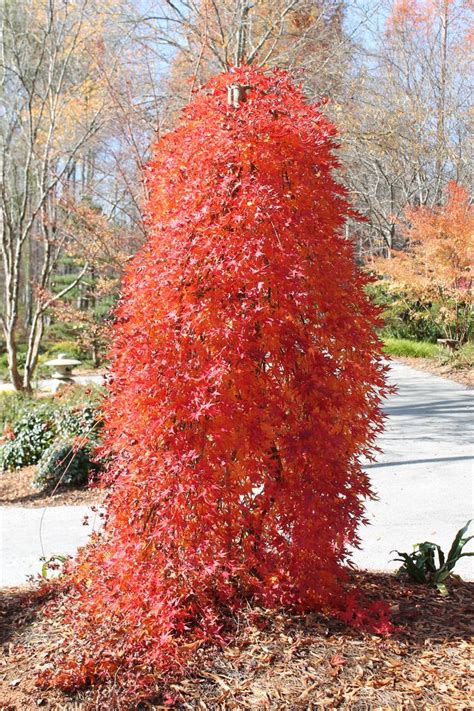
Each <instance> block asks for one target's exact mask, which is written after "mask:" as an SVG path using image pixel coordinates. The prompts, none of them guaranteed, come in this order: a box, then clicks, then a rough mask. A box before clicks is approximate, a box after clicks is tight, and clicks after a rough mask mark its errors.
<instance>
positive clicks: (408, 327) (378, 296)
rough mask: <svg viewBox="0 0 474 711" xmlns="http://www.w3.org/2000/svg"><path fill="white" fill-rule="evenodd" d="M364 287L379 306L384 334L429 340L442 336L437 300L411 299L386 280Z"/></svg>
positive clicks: (443, 334)
mask: <svg viewBox="0 0 474 711" xmlns="http://www.w3.org/2000/svg"><path fill="white" fill-rule="evenodd" d="M366 291H367V294H368V296H369V297H370V298H371V300H372V301H373V302H374V303H375V304H377V306H380V307H382V318H383V321H384V326H383V329H382V335H383V336H386V337H387V338H397V339H407V340H414V341H429V342H432V343H435V342H436V340H437V339H438V338H442V337H444V336H445V333H444V331H443V329H442V328H441V326H440V324H439V310H440V307H439V304H436V303H431V302H429V301H421V300H420V299H414V298H413V296H410V295H409V294H408V293H406V291H404V290H403V289H402V288H401V287H399V286H397V285H396V284H393V283H392V282H390V281H387V280H381V281H378V282H374V283H372V284H369V285H368V286H367V287H366Z"/></svg>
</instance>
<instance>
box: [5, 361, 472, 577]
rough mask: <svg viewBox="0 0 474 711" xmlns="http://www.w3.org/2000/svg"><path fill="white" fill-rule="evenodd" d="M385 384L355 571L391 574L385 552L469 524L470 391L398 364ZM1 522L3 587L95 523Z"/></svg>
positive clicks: (68, 547)
mask: <svg viewBox="0 0 474 711" xmlns="http://www.w3.org/2000/svg"><path fill="white" fill-rule="evenodd" d="M390 377H391V380H392V381H393V382H394V383H395V384H396V385H397V387H398V392H397V394H395V395H393V396H391V397H390V399H389V400H387V402H386V406H385V410H386V413H387V415H388V420H387V426H386V431H385V433H384V434H383V435H382V436H381V438H380V441H379V445H380V447H381V448H382V452H383V453H382V454H381V455H380V456H379V458H378V460H377V462H376V463H374V464H370V465H368V471H369V472H370V475H371V478H372V482H373V487H374V489H375V491H376V492H377V494H378V497H379V499H378V501H374V502H370V503H369V504H368V506H367V514H368V518H369V521H370V525H369V526H363V527H362V528H361V530H360V538H361V549H360V550H356V551H355V552H354V556H353V560H354V563H355V564H356V565H357V566H359V567H361V568H369V569H373V570H394V569H395V568H396V567H397V566H398V564H397V563H394V562H391V561H390V559H391V558H392V557H393V555H391V553H390V551H392V550H393V549H398V550H400V551H407V552H410V551H411V550H412V546H413V544H415V543H418V542H421V541H425V540H430V541H433V542H435V543H439V544H440V545H441V546H442V548H443V549H445V550H446V549H448V548H449V546H450V544H451V541H452V539H453V537H454V534H455V533H456V531H457V530H458V529H459V528H460V527H461V526H462V525H464V524H465V523H466V521H467V520H468V519H469V518H474V501H473V473H474V472H473V462H474V446H473V421H474V417H473V414H474V413H473V403H474V391H472V390H467V389H466V388H465V387H464V386H462V385H459V384H457V383H453V382H450V381H448V380H445V379H443V378H439V377H437V376H433V375H429V374H427V373H423V372H419V371H416V370H413V369H412V368H409V367H407V366H404V365H400V364H398V363H395V364H394V365H393V367H392V371H391V375H390ZM86 514H89V525H87V526H84V525H83V520H84V516H85V515H86ZM0 518H1V529H0V531H1V533H0V535H1V540H0V554H1V555H0V560H1V577H0V585H1V586H13V585H19V584H22V583H24V582H25V580H26V578H27V576H28V575H34V574H37V573H38V572H39V571H40V570H41V565H42V563H41V561H40V557H41V556H45V557H46V558H49V557H50V556H52V555H57V554H61V555H64V554H73V553H74V552H75V550H76V549H77V547H78V546H81V545H84V543H85V542H86V541H87V538H88V535H89V533H90V531H91V530H92V529H93V528H94V527H97V526H98V525H99V522H100V521H99V518H98V517H97V515H96V514H93V513H91V512H90V511H89V510H88V509H87V508H86V507H83V506H76V507H65V506H58V507H51V508H48V509H33V508H28V509H24V508H13V507H11V508H7V507H5V508H2V509H0ZM472 528H473V530H472V531H471V533H473V534H474V524H473V527H472ZM472 549H473V547H472V546H471V550H472ZM456 572H458V573H459V574H460V575H462V577H464V578H466V579H471V580H474V558H463V559H461V561H460V562H459V564H458V566H457V568H456Z"/></svg>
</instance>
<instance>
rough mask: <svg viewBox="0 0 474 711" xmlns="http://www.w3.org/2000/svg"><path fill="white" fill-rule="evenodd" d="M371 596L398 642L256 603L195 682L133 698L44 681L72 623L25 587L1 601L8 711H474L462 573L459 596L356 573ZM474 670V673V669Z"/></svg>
mask: <svg viewBox="0 0 474 711" xmlns="http://www.w3.org/2000/svg"><path fill="white" fill-rule="evenodd" d="M355 582H356V584H357V585H358V587H359V589H361V590H362V591H363V592H364V593H365V594H366V595H367V596H371V597H375V598H383V599H385V600H386V601H388V602H389V603H390V604H391V607H392V610H393V621H394V622H395V623H396V624H397V625H399V626H400V628H399V630H398V631H397V632H396V633H394V634H393V635H392V636H391V637H389V638H385V639H383V638H380V637H377V636H373V635H370V634H364V633H361V632H358V631H356V630H354V629H350V628H347V627H345V626H344V625H343V624H342V623H340V622H338V621H337V620H334V619H330V618H326V617H324V616H322V615H316V614H307V615H303V616H297V615H290V614H287V613H282V612H268V611H263V610H258V609H249V610H247V611H246V612H245V613H242V615H241V616H240V618H239V621H238V625H237V628H236V634H235V636H234V638H233V640H232V643H231V644H230V645H229V646H227V647H225V648H223V649H208V650H205V651H201V652H200V653H197V655H196V659H195V662H197V663H195V665H194V666H193V668H192V669H190V670H189V672H188V674H186V675H185V678H184V679H182V680H180V681H179V682H177V683H168V686H167V687H165V686H164V685H163V684H162V683H160V682H159V680H157V686H156V689H154V690H153V691H154V698H155V701H154V702H153V701H150V702H149V703H142V704H141V705H136V704H135V705H128V704H127V702H126V699H125V698H124V697H123V696H121V695H120V694H118V695H117V690H116V689H115V690H114V689H113V688H111V689H109V690H107V689H105V690H104V689H102V690H101V691H97V690H95V691H94V690H88V691H83V692H81V693H79V694H78V695H76V696H75V697H71V696H66V695H63V694H61V693H59V692H57V691H44V690H41V689H38V688H36V687H35V682H34V673H35V670H36V669H38V667H39V666H41V665H43V664H45V663H47V662H48V660H49V659H50V655H51V653H52V651H53V650H54V649H55V648H56V647H57V646H58V644H59V642H60V638H61V634H62V632H63V630H61V628H60V626H59V623H57V622H56V623H55V621H52V620H46V619H44V618H43V617H42V616H41V603H40V602H38V601H36V602H34V601H33V602H31V601H30V602H28V597H27V593H26V592H25V590H24V589H23V590H22V589H11V590H7V591H4V592H3V596H1V597H0V610H1V612H2V615H3V618H4V625H3V639H2V645H3V646H2V653H1V656H0V699H2V701H0V709H3V711H20V710H23V709H25V710H26V709H36V708H38V707H40V708H41V707H43V708H48V709H84V710H86V709H97V710H100V711H102V710H103V709H104V710H105V709H107V711H109V710H110V711H114V710H115V709H116V710H117V711H118V710H119V709H137V710H138V709H146V708H165V706H164V705H163V704H164V702H165V701H166V702H167V704H168V705H167V706H166V708H176V709H183V710H184V709H186V710H192V709H202V710H204V711H205V710H206V709H209V710H216V711H224V710H226V709H235V710H241V709H242V710H250V709H260V708H262V709H279V710H280V709H288V710H290V709H291V710H292V709H308V710H310V709H311V710H312V709H347V710H349V709H350V711H359V710H360V711H362V710H363V709H364V710H366V709H374V710H375V709H380V710H382V709H400V710H405V709H432V710H433V711H434V710H435V709H436V710H438V709H447V710H451V709H469V708H472V706H471V702H472V696H471V691H472V683H473V681H474V679H473V677H472V671H473V669H472V662H473V644H472V633H473V626H472V620H473V617H472V613H473V612H474V601H473V598H474V595H473V593H474V583H467V582H462V581H459V580H453V581H452V582H451V584H450V587H451V590H450V596H449V597H447V598H443V597H441V596H440V595H439V594H438V593H437V592H436V591H434V590H432V589H430V588H426V587H423V586H417V585H414V584H412V583H409V582H407V581H401V580H397V579H396V578H395V577H394V576H392V575H388V574H369V573H357V574H355ZM470 675H471V676H470Z"/></svg>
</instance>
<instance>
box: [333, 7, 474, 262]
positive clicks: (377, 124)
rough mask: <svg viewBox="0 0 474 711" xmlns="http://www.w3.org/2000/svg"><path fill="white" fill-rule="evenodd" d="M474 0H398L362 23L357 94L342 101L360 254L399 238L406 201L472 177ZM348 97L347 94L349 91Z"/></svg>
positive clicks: (423, 201) (427, 197)
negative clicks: (362, 219)
mask: <svg viewBox="0 0 474 711" xmlns="http://www.w3.org/2000/svg"><path fill="white" fill-rule="evenodd" d="M471 11H472V6H471V3H468V2H464V0H436V1H435V2H427V1H426V2H425V1H424V0H413V1H410V2H405V0H396V1H395V2H392V1H390V2H386V3H383V6H382V8H381V10H380V12H379V13H377V14H376V15H374V16H372V18H371V19H370V21H368V22H367V23H366V24H365V26H364V27H365V32H366V38H365V39H364V42H365V44H364V45H363V46H360V47H359V48H358V52H357V53H355V55H354V62H353V65H352V66H353V78H352V83H353V92H352V98H351V99H349V100H348V101H346V102H345V103H342V104H341V105H339V106H338V109H339V110H338V112H337V119H338V124H339V125H340V127H341V129H342V132H343V156H342V159H343V163H344V166H345V168H346V172H345V176H344V177H345V180H346V181H347V182H348V184H349V186H350V189H351V196H352V198H353V200H354V202H355V204H356V205H357V207H358V209H359V210H360V212H361V213H362V214H363V215H365V216H366V217H367V220H368V221H367V223H366V226H365V227H364V226H363V225H362V226H359V227H357V228H356V234H357V235H358V254H359V257H360V259H361V260H362V261H363V260H364V259H367V258H370V255H372V254H374V253H376V254H377V253H378V254H381V253H382V254H385V255H388V254H389V253H390V249H391V247H392V246H395V247H396V246H398V247H400V246H401V245H402V242H403V240H400V239H399V238H398V235H397V226H398V222H399V219H400V218H401V217H402V215H403V212H404V210H405V208H406V207H407V206H410V205H413V206H416V205H428V206H432V205H435V204H437V203H440V201H441V196H442V193H443V191H444V190H445V188H446V185H447V183H448V182H449V181H450V180H456V181H457V182H458V183H460V184H464V185H469V183H470V159H469V154H470V146H469V98H468V97H469V59H468V56H469V49H468V48H469V47H470V46H471V45H472V33H471V21H472V12H471ZM346 96H347V94H346Z"/></svg>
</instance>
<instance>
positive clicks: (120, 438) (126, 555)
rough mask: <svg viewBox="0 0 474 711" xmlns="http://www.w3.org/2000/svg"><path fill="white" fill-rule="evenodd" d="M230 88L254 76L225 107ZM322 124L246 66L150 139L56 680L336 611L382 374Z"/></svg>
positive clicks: (170, 662)
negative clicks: (235, 102) (253, 611)
mask: <svg viewBox="0 0 474 711" xmlns="http://www.w3.org/2000/svg"><path fill="white" fill-rule="evenodd" d="M232 83H238V84H241V85H245V86H248V87H250V88H249V89H248V90H247V96H246V100H245V101H244V102H242V103H241V104H240V105H239V106H238V107H236V108H235V107H231V106H229V105H228V104H227V91H228V86H229V85H230V84H232ZM334 137H335V129H334V127H333V126H332V125H331V124H330V123H329V122H328V120H327V119H326V118H325V117H324V116H323V115H322V114H321V113H320V112H319V111H318V108H317V107H315V106H313V105H309V104H308V103H307V102H306V101H305V100H304V97H303V95H302V93H301V91H300V90H299V89H297V88H295V87H294V86H292V84H291V83H290V82H289V80H288V78H287V76H286V75H285V74H284V73H283V72H281V71H273V72H271V73H265V72H263V71H259V70H255V69H252V68H248V67H243V68H240V69H238V70H233V71H231V72H230V73H227V74H223V75H220V76H218V77H217V78H215V79H214V80H213V81H211V82H210V83H209V85H207V86H206V87H205V88H204V89H203V90H201V91H200V92H199V93H198V94H197V96H196V98H195V100H194V102H193V103H192V104H191V105H190V106H189V107H188V108H187V109H186V111H185V114H184V117H183V121H182V123H181V125H180V126H179V127H178V128H177V129H176V130H175V131H173V132H172V133H170V134H169V135H168V136H166V137H165V138H164V139H162V140H161V141H160V142H159V143H158V144H157V146H156V147H155V151H154V158H153V161H152V162H151V164H150V166H149V168H148V178H147V180H148V188H149V192H150V194H151V199H150V202H149V205H148V226H149V232H150V238H149V241H148V243H147V244H146V245H145V247H144V248H143V249H142V250H141V252H140V253H139V254H138V255H137V256H136V258H135V259H134V260H133V262H132V263H131V264H130V266H129V268H128V270H127V273H126V277H125V281H124V287H123V296H122V300H121V304H120V306H119V308H118V311H117V323H116V327H115V339H114V345H113V378H112V380H111V383H110V397H109V399H108V402H107V404H106V412H105V416H106V432H107V439H106V445H105V449H106V452H107V454H108V456H109V457H110V459H111V464H110V467H109V472H108V475H107V481H110V480H113V481H114V488H113V493H112V495H111V497H110V501H109V507H108V513H107V518H106V522H105V529H104V532H103V533H102V534H101V535H100V536H99V537H98V538H97V539H96V541H95V542H93V543H92V544H90V545H89V546H88V547H86V548H85V549H84V550H83V551H82V553H81V554H80V556H79V558H78V560H77V561H76V563H75V565H74V566H73V568H72V569H71V571H70V574H69V578H68V582H69V584H70V585H71V592H70V597H69V601H68V604H69V613H68V615H69V621H70V623H71V624H72V625H73V628H74V633H75V640H74V642H71V644H70V649H69V653H68V652H67V651H66V652H65V655H66V656H65V658H64V659H63V660H62V662H61V664H60V666H59V667H58V669H59V671H57V672H55V675H53V679H54V682H55V683H57V684H59V685H61V686H63V687H66V688H67V687H73V686H76V685H78V684H80V683H86V682H91V681H92V682H93V681H97V680H100V679H102V680H104V679H111V678H122V680H123V678H125V677H126V676H127V674H129V675H130V678H132V677H133V678H134V679H135V681H136V680H137V679H140V683H142V684H145V685H146V683H147V680H149V679H150V678H151V675H153V674H154V673H155V672H156V670H167V669H171V668H175V667H177V666H179V665H181V664H183V663H185V661H186V660H187V659H189V657H190V656H191V655H192V654H193V653H194V651H195V650H196V648H197V647H199V645H201V644H202V643H205V642H208V641H214V642H215V641H216V640H219V639H220V638H221V637H222V635H223V634H224V627H225V625H224V622H225V619H226V616H228V613H229V611H232V610H235V609H238V607H239V606H240V605H241V604H242V601H243V600H245V599H250V598H252V599H254V600H257V601H259V603H260V604H262V605H265V606H280V605H291V606H296V607H297V608H299V609H333V610H340V609H341V608H343V607H344V591H343V590H344V588H343V585H342V582H343V580H344V564H345V563H346V561H347V558H348V547H349V546H350V545H351V544H352V543H354V542H356V541H357V537H356V527H357V525H358V523H359V522H360V521H361V520H362V518H363V501H362V499H363V497H367V496H370V494H371V492H370V486H369V481H368V478H367V475H366V474H365V473H364V472H363V471H362V468H361V464H360V463H359V459H360V457H361V456H362V455H368V456H370V454H371V451H372V450H373V442H374V438H375V436H376V434H377V433H378V432H379V430H380V429H381V426H382V416H381V414H380V410H379V405H380V401H381V398H382V397H383V394H384V392H385V367H384V365H383V363H382V358H381V349H380V343H379V341H378V339H377V337H376V336H375V335H374V325H375V323H376V321H377V313H376V311H375V309H374V307H373V306H372V305H370V304H369V303H368V301H367V299H366V297H365V296H364V292H363V287H364V284H365V277H363V276H362V275H361V274H359V273H358V271H357V270H356V268H355V266H354V261H353V255H352V245H351V243H350V242H349V241H348V240H346V239H345V238H344V237H343V236H342V227H343V225H344V221H345V219H346V217H347V215H348V214H349V212H350V209H349V206H348V203H347V201H346V196H345V191H344V190H343V188H341V186H340V185H339V184H338V183H337V182H336V181H335V179H334V177H333V174H332V173H333V169H334V168H335V167H336V166H337V160H336V158H335V156H334V152H333V148H334ZM223 625H224V627H223Z"/></svg>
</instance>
